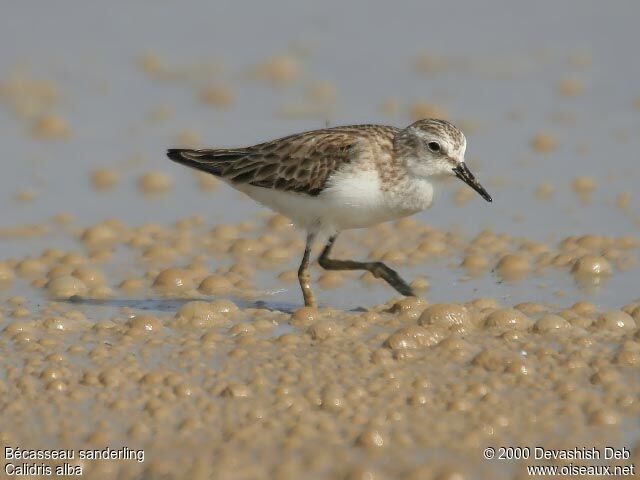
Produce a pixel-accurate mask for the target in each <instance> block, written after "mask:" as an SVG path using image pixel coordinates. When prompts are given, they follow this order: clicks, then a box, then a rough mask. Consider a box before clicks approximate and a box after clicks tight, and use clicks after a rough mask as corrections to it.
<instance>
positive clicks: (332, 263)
mask: <svg viewBox="0 0 640 480" xmlns="http://www.w3.org/2000/svg"><path fill="white" fill-rule="evenodd" d="M336 237H337V235H334V236H332V237H330V238H329V241H328V242H327V245H326V246H325V247H324V250H322V253H321V254H320V257H318V263H319V264H320V266H321V267H322V268H324V269H326V270H367V271H369V272H371V273H372V274H373V276H374V277H376V278H382V279H383V280H384V281H385V282H387V283H388V284H389V285H391V286H392V287H393V288H395V289H396V291H397V292H398V293H401V294H402V295H406V296H411V297H415V296H416V294H415V293H414V292H413V289H412V288H411V287H410V286H409V285H408V284H407V282H405V281H404V280H403V279H402V278H401V277H400V275H398V272H396V271H395V270H393V269H392V268H389V267H387V266H386V265H385V264H384V263H382V262H356V261H354V260H334V259H333V258H329V253H331V249H332V248H333V244H334V242H335V241H336Z"/></svg>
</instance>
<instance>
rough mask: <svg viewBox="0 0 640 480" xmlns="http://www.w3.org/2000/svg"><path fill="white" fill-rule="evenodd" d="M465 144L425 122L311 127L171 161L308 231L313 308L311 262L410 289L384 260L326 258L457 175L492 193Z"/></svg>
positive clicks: (413, 208) (172, 154)
mask: <svg viewBox="0 0 640 480" xmlns="http://www.w3.org/2000/svg"><path fill="white" fill-rule="evenodd" d="M466 148H467V141H466V138H465V136H464V134H463V133H462V132H461V131H460V130H459V129H458V128H456V127H455V126H454V125H452V124H451V123H449V122H446V121H444V120H436V119H425V120H419V121H417V122H415V123H413V124H411V125H409V126H408V127H407V128H405V129H399V128H396V127H390V126H385V125H350V126H344V127H332V128H325V129H321V130H313V131H309V132H304V133H298V134H295V135H290V136H288V137H284V138H280V139H277V140H273V141H270V142H265V143H260V144H258V145H254V146H251V147H243V148H219V149H218V148H216V149H206V150H190V149H170V150H168V152H167V155H168V156H169V158H170V159H171V160H174V161H175V162H178V163H181V164H183V165H187V166H189V167H193V168H196V169H198V170H203V171H205V172H208V173H211V174H213V175H215V176H216V177H220V178H221V179H222V180H224V181H225V182H226V183H228V184H229V185H231V186H232V187H234V188H236V189H237V190H240V191H241V192H243V193H245V194H247V195H248V196H249V197H251V198H253V199H254V200H256V201H257V202H260V203H262V204H263V205H265V206H267V207H269V208H271V209H273V210H275V211H277V212H280V213H282V214H283V215H285V216H286V217H288V218H290V219H291V220H292V221H293V222H294V224H296V225H297V226H299V227H302V228H304V229H305V230H306V232H307V240H306V248H305V250H304V255H303V256H302V262H301V263H300V268H299V269H298V279H299V280H300V287H301V288H302V294H303V296H304V303H305V305H306V306H309V307H315V306H316V305H317V304H316V299H315V296H314V294H313V290H312V289H311V285H310V280H311V279H310V274H309V256H310V254H311V249H312V246H313V243H314V240H316V239H317V238H328V241H327V243H326V245H325V247H324V249H323V250H322V253H321V254H320V256H319V257H318V263H319V264H320V266H321V267H323V268H325V269H327V270H368V271H369V272H371V273H372V274H373V275H374V276H375V277H377V278H382V279H384V280H385V281H386V282H387V283H388V284H389V285H391V286H392V287H393V288H395V289H396V290H397V291H398V292H399V293H401V294H402V295H406V296H413V295H414V292H413V290H412V288H411V287H410V286H409V285H408V284H407V283H406V282H405V281H404V280H403V279H402V278H401V277H400V276H399V275H398V273H397V272H396V271H394V270H393V269H391V268H389V267H388V266H387V265H385V264H384V263H382V262H357V261H354V260H336V259H333V258H329V254H330V253H331V249H332V247H333V245H334V243H335V241H336V238H337V236H338V234H339V233H340V232H341V231H342V230H347V229H351V228H364V227H369V226H372V225H376V224H378V223H381V222H386V221H388V220H393V219H397V218H401V217H405V216H408V215H412V214H414V213H416V212H419V211H421V210H424V209H426V208H428V207H430V206H431V203H432V201H433V184H434V182H436V181H437V180H438V178H442V177H445V176H450V175H455V176H456V177H458V178H459V179H460V180H462V181H464V182H465V183H466V184H467V185H469V186H470V187H471V188H473V189H474V190H475V191H476V192H478V193H479V194H480V195H481V196H482V198H484V199H485V200H486V201H488V202H490V201H491V196H490V195H489V194H488V193H487V191H486V190H485V189H484V188H483V187H482V185H480V183H479V182H478V181H477V180H476V179H475V177H474V176H473V174H472V173H471V172H470V171H469V168H468V167H467V165H466V164H465V162H464V154H465V150H466Z"/></svg>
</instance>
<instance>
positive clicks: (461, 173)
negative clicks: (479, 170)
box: [453, 162, 493, 202]
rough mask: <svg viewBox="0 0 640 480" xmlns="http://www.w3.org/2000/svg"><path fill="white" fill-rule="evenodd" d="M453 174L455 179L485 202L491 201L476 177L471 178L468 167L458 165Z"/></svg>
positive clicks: (471, 174)
mask: <svg viewBox="0 0 640 480" xmlns="http://www.w3.org/2000/svg"><path fill="white" fill-rule="evenodd" d="M453 172H454V173H455V174H456V177H458V178H459V179H460V180H462V181H463V182H464V183H466V184H467V185H469V186H470V187H471V188H473V189H474V190H475V191H476V192H478V193H479V194H480V196H481V197H482V198H484V199H485V200H486V201H487V202H492V201H493V199H492V198H491V195H489V194H488V193H487V191H486V190H485V189H484V187H483V186H482V185H480V182H478V180H476V177H474V176H473V173H471V170H469V167H467V165H466V164H465V163H464V162H462V163H459V164H458V166H457V167H455V168H454V169H453Z"/></svg>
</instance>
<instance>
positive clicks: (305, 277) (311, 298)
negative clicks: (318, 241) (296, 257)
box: [298, 233, 317, 308]
mask: <svg viewBox="0 0 640 480" xmlns="http://www.w3.org/2000/svg"><path fill="white" fill-rule="evenodd" d="M314 239H315V234H313V233H308V234H307V244H306V246H305V249H304V255H303V256H302V262H300V268H298V280H299V281H300V288H301V289H302V296H303V297H304V304H305V306H307V307H314V308H315V307H316V306H317V304H316V297H315V295H314V294H313V290H312V289H311V274H310V273H309V256H310V255H311V248H312V247H313V240H314Z"/></svg>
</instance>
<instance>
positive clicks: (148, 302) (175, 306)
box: [63, 296, 300, 313]
mask: <svg viewBox="0 0 640 480" xmlns="http://www.w3.org/2000/svg"><path fill="white" fill-rule="evenodd" d="M213 300H215V299H214V298H210V297H201V298H87V297H79V296H73V297H71V298H68V299H65V300H63V301H64V302H65V303H72V304H75V305H88V306H94V307H111V308H131V309H135V310H143V311H152V312H162V313H173V312H177V311H178V310H180V307H182V306H183V305H184V304H185V303H189V302H194V301H203V302H211V301H213ZM232 300H233V303H235V304H236V305H237V306H238V307H239V308H241V309H246V308H257V309H262V310H270V311H277V312H282V313H293V312H294V311H295V310H296V309H298V308H300V305H296V304H291V303H285V302H265V301H263V300H259V301H256V302H250V301H247V300H242V299H239V298H233V299H232Z"/></svg>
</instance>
